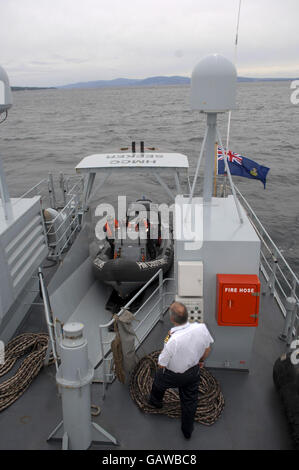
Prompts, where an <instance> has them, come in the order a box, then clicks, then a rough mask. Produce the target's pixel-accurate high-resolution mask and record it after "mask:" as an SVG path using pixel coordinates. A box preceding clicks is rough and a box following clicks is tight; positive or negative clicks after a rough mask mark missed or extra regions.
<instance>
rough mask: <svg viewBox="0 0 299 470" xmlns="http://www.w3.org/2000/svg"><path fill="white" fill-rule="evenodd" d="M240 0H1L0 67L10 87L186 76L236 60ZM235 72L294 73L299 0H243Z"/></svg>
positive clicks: (297, 70)
mask: <svg viewBox="0 0 299 470" xmlns="http://www.w3.org/2000/svg"><path fill="white" fill-rule="evenodd" d="M238 5H239V0H0V18H1V29H0V41H1V42H0V44H1V47H0V64H1V65H2V66H3V67H5V69H6V71H7V73H8V74H9V77H10V82H11V84H12V85H20V86H24V85H27V86H52V85H53V86H55V85H63V84H67V83H74V82H78V81H89V80H100V79H113V78H118V77H128V78H145V77H149V76H154V75H185V76H190V75H191V71H192V69H193V67H194V66H195V64H196V63H197V62H198V61H199V60H200V59H201V58H202V57H203V56H205V55H207V54H209V53H212V52H219V53H221V54H223V55H225V56H226V57H228V58H230V59H231V60H233V59H234V40H235V32H236V22H237V13H238ZM241 5H242V6H241V15H240V29H239V45H238V56H237V68H238V74H239V75H243V76H244V75H245V76H264V77H265V76H268V77H274V76H280V77H299V32H298V31H299V22H298V19H299V0H242V4H241Z"/></svg>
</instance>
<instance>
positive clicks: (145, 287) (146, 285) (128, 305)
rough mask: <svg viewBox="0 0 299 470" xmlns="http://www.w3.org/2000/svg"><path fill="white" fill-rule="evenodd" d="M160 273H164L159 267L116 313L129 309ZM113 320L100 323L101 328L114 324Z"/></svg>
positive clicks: (118, 314)
mask: <svg viewBox="0 0 299 470" xmlns="http://www.w3.org/2000/svg"><path fill="white" fill-rule="evenodd" d="M160 273H162V269H159V271H157V272H156V273H155V274H154V275H153V277H151V278H150V280H149V281H147V283H146V284H144V286H142V287H141V289H140V290H139V291H138V292H137V293H136V294H135V295H134V297H132V299H131V300H129V302H127V303H126V305H125V306H124V307H122V308H121V309H120V311H119V312H118V313H116V314H115V315H117V316H118V317H119V316H120V315H121V314H122V312H123V311H124V310H127V309H128V308H129V307H130V305H131V304H132V303H133V302H134V301H135V300H136V299H137V298H138V297H139V295H140V294H141V293H142V292H143V291H145V289H147V287H148V286H149V285H150V284H151V283H152V282H153V281H154V279H156V277H158V276H159V274H160ZM139 310H140V308H139V309H138V311H137V312H139ZM137 312H136V314H137ZM113 322H114V319H113V318H112V320H110V322H109V323H106V324H105V325H99V328H108V327H109V326H110V325H112V324H113Z"/></svg>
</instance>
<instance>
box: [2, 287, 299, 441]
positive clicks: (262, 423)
mask: <svg viewBox="0 0 299 470" xmlns="http://www.w3.org/2000/svg"><path fill="white" fill-rule="evenodd" d="M260 311H261V314H260V324H259V327H258V329H257V332H256V337H255V343H254V351H253V357H252V367H251V370H250V372H249V373H247V372H240V371H232V370H219V369H217V370H213V371H212V373H213V374H214V376H215V377H216V378H217V380H218V381H219V383H220V386H221V389H222V392H223V394H224V398H225V408H224V411H223V413H222V415H221V417H220V419H219V420H218V421H217V422H216V423H215V424H214V425H212V426H210V427H207V426H204V425H200V424H198V423H195V429H194V433H193V435H192V438H191V440H190V441H186V440H185V439H184V437H183V436H182V434H181V430H180V423H179V421H178V420H176V419H171V418H168V417H167V416H161V415H149V414H145V413H142V412H141V411H140V410H139V409H138V408H137V407H136V405H135V403H134V402H133V401H132V400H131V398H130V395H129V392H128V388H127V386H125V385H122V384H121V383H119V382H118V381H114V382H113V383H112V384H111V385H109V386H108V390H107V395H106V398H105V399H104V400H102V388H101V387H102V385H99V384H93V385H92V403H94V404H97V405H99V406H100V407H101V410H102V411H101V414H100V415H99V416H98V417H96V418H94V421H95V422H97V423H98V424H99V425H100V426H102V427H103V428H104V429H106V430H107V431H108V432H110V433H111V434H112V435H114V436H115V437H116V438H117V440H118V441H119V443H120V445H119V447H116V449H133V450H136V449H143V450H147V449H148V450H149V449H151V450H161V449H167V450H172V449H176V450H188V449H190V450H191V449H192V450H195V449H198V450H203V449H204V450H208V449H293V445H292V441H291V438H290V435H289V430H288V424H287V421H286V418H285V415H284V412H283V409H282V405H281V402H280V399H279V396H278V394H277V392H276V389H275V387H274V384H273V380H272V368H273V364H274V362H275V360H276V359H277V358H278V357H279V355H280V354H281V353H282V352H283V351H284V350H285V344H284V343H282V342H281V341H280V340H279V339H278V335H279V333H280V332H281V331H282V327H283V317H282V315H281V313H280V311H279V309H278V307H277V305H276V303H275V300H273V297H271V296H270V295H269V294H267V295H263V296H262V297H261V309H260ZM43 318H44V317H43V311H42V309H41V308H40V307H38V306H35V307H33V308H32V309H31V311H30V312H29V315H28V316H27V318H26V320H25V321H24V322H23V324H22V325H21V327H20V329H19V331H18V333H20V332H29V331H31V332H39V331H42V330H44V331H45V324H44V320H43ZM169 327H170V323H169V320H168V317H167V315H166V316H165V321H164V322H163V323H161V322H160V323H158V324H157V325H156V326H155V328H154V329H153V330H152V332H151V334H150V335H149V336H148V337H147V339H146V340H145V341H144V343H143V346H142V348H141V349H139V355H140V357H141V356H142V355H143V354H145V353H149V352H152V351H154V350H157V349H159V348H160V347H161V345H162V341H163V338H164V337H165V335H166V333H167V331H168V330H169ZM60 420H61V401H60V398H59V396H58V393H57V388H56V383H55V367H54V366H53V365H52V366H50V367H45V368H44V369H43V370H42V371H41V372H40V374H39V375H38V377H37V378H36V379H35V380H34V382H33V383H32V384H31V386H30V387H29V388H28V389H27V391H26V392H25V393H24V395H23V396H21V397H20V398H19V400H17V401H16V402H15V403H14V404H13V405H11V406H10V407H9V408H7V409H6V410H4V411H3V412H1V413H0V432H1V440H0V449H59V448H61V444H60V443H59V442H57V441H51V442H47V437H48V435H49V434H50V432H51V431H52V430H53V429H54V428H55V427H56V425H57V424H58V423H59V421H60ZM112 447H113V446H111V445H107V444H103V445H97V446H93V447H92V448H97V449H111V448H112Z"/></svg>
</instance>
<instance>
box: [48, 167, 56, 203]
mask: <svg viewBox="0 0 299 470" xmlns="http://www.w3.org/2000/svg"><path fill="white" fill-rule="evenodd" d="M48 189H49V197H50V205H51V207H52V209H56V198H55V191H54V182H53V175H52V173H49V178H48Z"/></svg>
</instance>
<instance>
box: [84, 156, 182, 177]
mask: <svg viewBox="0 0 299 470" xmlns="http://www.w3.org/2000/svg"><path fill="white" fill-rule="evenodd" d="M103 168H109V169H110V170H111V169H113V168H177V169H179V168H189V163H188V158H187V157H186V155H183V154H181V153H158V152H157V153H104V154H95V155H89V156H88V157H85V158H83V160H81V162H80V163H79V164H78V165H77V166H76V171H77V172H78V173H96V172H97V171H100V170H101V169H103Z"/></svg>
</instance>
